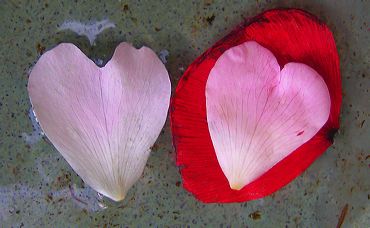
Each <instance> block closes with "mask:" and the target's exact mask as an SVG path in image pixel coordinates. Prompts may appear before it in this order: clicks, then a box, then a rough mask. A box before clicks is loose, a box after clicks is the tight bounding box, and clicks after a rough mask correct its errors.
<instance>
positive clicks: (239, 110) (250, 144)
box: [206, 41, 330, 190]
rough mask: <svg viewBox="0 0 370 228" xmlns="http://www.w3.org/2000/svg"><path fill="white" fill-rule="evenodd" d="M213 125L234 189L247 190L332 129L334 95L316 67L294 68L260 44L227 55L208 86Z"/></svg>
mask: <svg viewBox="0 0 370 228" xmlns="http://www.w3.org/2000/svg"><path fill="white" fill-rule="evenodd" d="M206 110H207V122H208V128H209V132H210V135H211V139H212V143H213V146H214V148H215V152H216V155H217V160H218V162H219V163H220V166H221V169H222V171H223V173H224V174H225V176H226V178H227V179H228V182H229V184H230V187H231V188H232V189H235V190H240V189H242V188H243V187H244V186H245V185H247V184H249V183H251V182H252V181H254V180H255V179H257V178H258V177H260V176H261V175H262V174H263V173H265V172H266V171H268V170H269V169H270V168H271V167H273V166H274V165H275V164H276V163H277V162H279V161H280V160H282V159H283V158H284V157H286V156H288V155H289V154H290V153H292V152H293V151H294V150H295V149H297V148H298V147H299V146H301V145H302V144H303V143H305V142H307V141H308V140H309V139H311V138H312V137H313V136H314V135H315V134H316V133H317V132H318V131H319V130H320V128H321V127H322V126H323V125H324V124H325V123H326V121H327V120H328V117H329V112H330V95H329V91H328V88H327V87H326V84H325V82H324V80H323V79H322V77H321V76H320V75H319V74H318V73H317V72H316V71H315V70H313V69H312V68H311V67H309V66H307V65H305V64H301V63H288V64H286V65H285V66H284V68H283V69H282V70H281V71H280V66H279V64H278V62H277V60H276V58H275V57H274V55H273V54H272V53H271V52H270V51H269V50H267V49H266V48H264V47H262V46H261V45H259V44H258V43H256V42H254V41H248V42H245V43H243V44H240V45H238V46H235V47H232V48H230V49H228V50H227V51H225V52H224V53H223V54H222V55H221V56H220V58H218V60H217V62H216V63H215V66H214V67H213V68H212V70H211V72H210V74H209V78H208V80H207V84H206Z"/></svg>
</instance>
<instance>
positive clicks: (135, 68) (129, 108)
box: [28, 43, 171, 201]
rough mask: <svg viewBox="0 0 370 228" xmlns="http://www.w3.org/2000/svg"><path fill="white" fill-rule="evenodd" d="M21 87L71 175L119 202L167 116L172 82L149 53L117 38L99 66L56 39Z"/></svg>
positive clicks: (131, 182)
mask: <svg viewBox="0 0 370 228" xmlns="http://www.w3.org/2000/svg"><path fill="white" fill-rule="evenodd" d="M28 91H29V95H30V99H31V103H32V106H33V108H34V111H35V113H36V116H37V118H38V120H39V122H40V125H41V127H42V129H43V130H44V132H45V134H46V136H47V137H48V138H49V140H50V141H51V142H52V143H53V145H54V146H55V147H56V148H57V150H58V151H59V152H60V153H61V154H62V155H63V157H64V158H65V159H66V160H67V161H68V163H69V164H70V165H71V167H72V168H73V169H74V170H75V171H76V172H77V174H78V175H80V177H81V178H82V179H83V180H84V181H85V182H86V183H87V184H88V185H90V186H91V187H92V188H94V189H95V190H96V191H98V192H100V193H102V194H103V195H105V196H108V197H109V198H111V199H113V200H116V201H119V200H122V199H123V198H124V197H125V195H126V193H127V191H128V189H129V188H130V187H131V186H132V185H133V184H134V183H135V182H136V181H137V180H138V178H139V177H140V176H141V174H142V171H143V169H144V166H145V163H146V161H147V158H148V156H149V152H150V147H151V146H152V145H153V144H154V142H155V141H156V139H157V137H158V135H159V133H160V131H161V129H162V128H163V125H164V123H165V121H166V116H167V111H168V106H169V99H170V94H171V84H170V80H169V76H168V73H167V70H166V68H165V67H164V65H163V64H162V62H161V61H160V60H159V58H158V57H157V56H156V54H155V53H154V52H153V51H152V50H151V49H149V48H147V47H142V48H141V49H139V50H137V49H135V48H134V47H132V46H131V45H129V44H127V43H121V44H120V45H119V46H118V47H117V48H116V50H115V52H114V54H113V57H112V59H111V60H110V61H109V62H108V63H107V64H106V65H105V66H104V67H102V68H99V67H97V66H96V65H95V64H94V63H93V62H92V61H91V60H90V59H88V58H87V57H86V56H85V55H84V54H83V53H82V52H81V51H80V50H79V49H78V48H77V47H76V46H74V45H73V44H60V45H58V46H57V47H55V48H54V49H52V50H50V51H48V52H46V53H45V54H44V55H42V56H41V58H40V60H39V61H38V62H37V64H36V65H35V67H34V68H33V70H32V72H31V74H30V77H29V82H28Z"/></svg>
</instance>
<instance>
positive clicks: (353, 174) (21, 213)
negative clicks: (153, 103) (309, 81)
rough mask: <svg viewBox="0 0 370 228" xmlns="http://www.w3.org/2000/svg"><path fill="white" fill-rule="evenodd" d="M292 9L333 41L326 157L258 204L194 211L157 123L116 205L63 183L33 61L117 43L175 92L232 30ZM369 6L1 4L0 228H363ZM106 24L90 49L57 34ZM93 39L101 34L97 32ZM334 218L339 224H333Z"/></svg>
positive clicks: (74, 180) (368, 164) (69, 173)
mask: <svg viewBox="0 0 370 228" xmlns="http://www.w3.org/2000/svg"><path fill="white" fill-rule="evenodd" d="M276 7H297V8H301V9H304V10H307V11H309V12H311V13H313V14H315V15H317V16H318V17H319V18H320V19H322V20H323V21H325V22H326V23H327V24H328V25H329V27H330V28H331V29H332V31H333V33H334V37H335V39H336V41H337V46H338V50H339V54H340V61H341V72H342V79H343V94H344V97H343V106H342V119H341V129H340V131H339V134H337V136H336V138H335V143H334V145H333V146H332V147H331V148H330V149H329V150H328V151H327V152H326V153H325V154H324V155H323V156H321V157H320V158H319V159H318V160H317V161H316V162H315V163H314V164H313V165H312V166H311V167H310V168H309V169H308V170H307V171H306V172H304V173H303V175H301V176H300V177H299V178H297V179H296V180H294V181H293V182H292V183H290V184H289V185H288V186H286V187H284V188H282V189H281V190H280V191H278V192H276V193H274V194H273V195H271V196H269V197H266V198H264V199H260V200H256V201H251V202H246V203H236V204H224V205H221V204H202V203H200V202H197V201H196V200H195V198H194V197H192V195H191V194H189V193H188V192H186V191H185V190H184V189H183V188H182V187H181V177H180V175H179V173H178V169H177V168H176V166H175V162H174V158H175V152H174V149H173V147H172V143H171V135H170V129H169V125H168V123H167V124H166V126H165V128H164V130H163V132H162V134H161V136H160V137H159V139H158V141H157V143H156V146H155V148H154V152H153V153H152V154H151V156H150V158H149V161H148V163H147V166H146V168H145V171H144V174H143V176H142V178H141V179H140V180H139V181H138V183H137V184H136V185H135V186H134V187H133V188H132V189H131V190H130V192H129V194H128V196H127V198H126V200H124V201H123V202H121V203H113V202H111V201H109V200H107V199H102V198H101V197H100V196H98V195H97V194H96V192H94V191H93V190H92V189H91V188H90V187H89V186H86V185H84V183H83V182H82V181H81V179H80V178H79V177H78V176H77V175H76V174H75V173H74V172H73V170H72V169H71V168H70V166H69V165H68V163H67V162H66V161H65V160H64V159H63V158H62V157H61V155H60V154H59V153H58V152H57V151H56V149H55V148H54V147H53V146H52V145H51V144H50V143H49V142H48V140H47V139H46V138H45V137H42V136H39V135H38V133H39V131H38V129H37V126H36V125H33V123H34V121H32V115H30V102H29V99H28V94H27V90H26V85H27V79H28V73H29V71H30V69H31V67H32V66H33V65H34V64H35V62H36V61H37V59H38V58H39V57H40V54H41V53H42V52H44V51H45V50H48V49H50V48H52V47H54V46H55V45H56V44H58V43H60V42H72V43H74V44H76V45H77V46H78V47H80V48H81V49H82V50H83V51H84V52H85V53H86V54H87V55H88V56H89V57H90V58H92V59H94V60H96V61H97V62H100V63H101V60H102V62H103V64H104V63H105V62H107V60H109V58H110V57H111V55H112V54H113V51H114V48H115V46H116V45H117V44H118V43H119V42H121V41H128V42H131V43H133V44H134V45H135V46H137V47H140V46H142V45H146V46H149V47H151V48H152V49H154V50H155V51H156V52H157V53H158V54H159V53H160V52H161V51H162V54H163V53H164V54H166V51H168V53H169V56H168V57H167V63H166V67H167V68H168V70H169V73H170V75H171V81H172V83H173V88H175V86H176V84H177V81H178V79H179V78H180V76H181V74H182V73H183V71H184V70H185V69H186V67H187V66H188V65H189V64H190V63H191V62H192V61H193V60H194V59H195V58H196V56H198V55H199V54H201V53H202V52H203V51H205V50H206V49H207V48H208V47H210V46H211V45H212V43H214V42H215V41H217V40H218V39H220V38H222V37H223V36H224V35H226V34H227V33H228V32H229V31H230V30H231V29H232V28H233V27H234V26H236V25H237V24H238V23H240V22H241V21H242V20H243V18H245V17H251V16H254V15H256V14H258V13H260V12H262V11H263V10H266V9H271V8H276ZM369 11H370V2H369V1H366V0H364V1H360V0H356V1H347V0H338V1H330V0H326V1H319V0H315V1H293V0H291V1H274V0H270V1H262V0H260V1H222V0H219V1H217V0H204V1H174V0H173V1H159V0H152V1H148V0H141V1H125V0H122V1H109V2H108V1H98V0H94V1H51V0H45V1H44V0H43V1H42V0H38V1H21V0H4V1H0V22H1V23H0V60H1V63H2V64H1V66H0V221H1V223H0V224H1V226H4V227H11V226H14V227H93V226H96V225H97V226H103V227H106V226H129V227H148V226H155V227H164V226H169V227H183V226H190V227H230V226H231V227H246V226H248V227H335V226H336V225H337V224H338V221H339V220H343V227H369V226H370V172H369V171H370V92H369V89H370V75H369V71H370V70H369V65H370V55H369V53H370V46H369V43H370V37H369V35H370V25H369V24H368V23H369V22H370V14H369ZM104 19H107V20H109V21H110V22H111V23H114V24H115V27H114V28H107V29H106V30H104V31H103V32H102V33H101V34H100V35H98V36H97V39H96V40H95V42H94V43H93V46H91V45H90V42H89V40H88V39H87V38H86V37H85V36H80V35H78V34H76V33H75V32H73V31H68V30H61V29H60V26H61V25H62V24H63V23H64V22H71V21H80V22H81V23H89V22H93V21H101V20H104ZM97 29H98V30H99V29H100V28H97ZM341 214H342V219H340V217H341Z"/></svg>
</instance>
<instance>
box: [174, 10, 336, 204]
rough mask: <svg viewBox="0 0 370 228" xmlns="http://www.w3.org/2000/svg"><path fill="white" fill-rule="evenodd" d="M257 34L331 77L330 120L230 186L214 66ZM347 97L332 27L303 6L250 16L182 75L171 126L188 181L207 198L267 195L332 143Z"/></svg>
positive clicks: (285, 55)
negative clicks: (218, 135) (220, 146)
mask: <svg viewBox="0 0 370 228" xmlns="http://www.w3.org/2000/svg"><path fill="white" fill-rule="evenodd" d="M249 40H254V41H257V42H258V43H259V44H261V45H262V46H264V47H266V48H268V49H269V50H270V51H272V52H273V53H274V55H275V57H276V58H277V60H278V62H279V64H280V65H281V66H284V65H285V64H286V63H287V62H301V63H305V64H307V65H309V66H310V67H312V68H314V69H315V70H316V71H317V72H318V73H319V74H320V75H321V76H322V77H323V78H324V80H325V82H326V84H327V86H328V88H329V93H330V97H331V110H330V116H329V119H328V121H327V123H326V124H325V125H324V126H323V128H322V129H321V130H320V131H319V132H318V133H317V134H316V135H315V136H314V137H313V138H312V139H310V140H309V141H308V142H306V143H305V144H303V145H302V146H301V147H299V148H298V149H297V150H295V151H294V152H293V153H291V154H290V155H289V156H288V157H286V158H285V159H283V160H282V161H280V162H279V163H278V164H276V165H275V166H274V167H272V168H271V169H270V170H268V171H267V172H266V173H265V174H264V175H262V176H261V177H260V178H258V179H257V180H255V181H254V182H252V183H250V184H248V185H247V186H245V187H244V188H243V189H241V190H239V191H235V190H232V189H230V187H229V184H228V181H227V179H226V177H225V176H224V174H223V172H222V170H221V168H220V166H219V164H218V161H217V158H216V154H215V151H214V148H213V145H212V141H211V138H210V134H209V131H208V125H207V120H206V103H205V87H206V82H207V78H208V75H209V72H210V70H211V69H212V67H213V66H214V64H215V62H216V60H217V59H218V58H219V57H220V55H221V54H222V53H223V52H224V51H226V50H227V49H229V48H231V47H233V46H236V45H239V44H241V43H243V42H246V41H249ZM341 102H342V94H341V79H340V69H339V59H338V53H337V49H336V46H335V41H334V38H333V35H332V33H331V31H330V30H329V28H328V27H327V26H326V25H325V24H324V23H323V22H321V21H319V20H318V19H317V18H316V17H314V16H313V15H311V14H309V13H307V12H305V11H302V10H298V9H276V10H270V11H266V12H264V13H262V14H260V15H258V16H256V17H254V18H252V19H250V20H247V21H245V22H244V23H243V24H242V25H240V26H238V27H237V28H236V29H235V30H234V31H232V32H231V33H230V34H228V35H227V36H226V37H224V38H223V39H221V40H220V41H218V42H217V43H216V44H215V45H214V46H212V47H211V48H210V49H208V50H207V51H206V52H205V53H203V54H202V55H201V56H200V57H198V58H197V59H196V60H195V61H194V62H193V63H192V64H191V65H190V66H189V68H188V69H187V70H186V72H185V73H184V75H183V76H182V78H181V80H180V82H179V84H178V86H177V89H176V93H175V95H174V97H173V98H172V101H171V104H172V105H171V114H170V115H171V127H172V132H173V142H174V146H175V148H176V151H177V165H178V166H180V169H181V171H180V172H181V175H182V178H183V186H184V188H185V189H187V190H188V191H189V192H191V193H193V194H194V195H195V197H196V198H197V199H198V200H200V201H202V202H205V203H215V202H220V203H230V202H243V201H248V200H254V199H258V198H262V197H264V196H267V195H269V194H271V193H273V192H275V191H277V190H278V189H280V188H281V187H283V186H285V185H286V184H288V183H289V182H290V181H292V180H293V179H294V178H296V177H297V176H298V175H299V174H301V173H302V172H303V171H304V170H306V169H307V168H308V167H309V165H310V164H311V163H312V162H314V161H315V160H316V159H317V158H318V157H319V156H320V155H321V154H322V153H323V152H324V151H325V150H326V149H327V148H328V147H329V146H330V145H331V144H332V140H333V135H334V133H335V132H336V131H337V129H338V128H339V113H340V106H341Z"/></svg>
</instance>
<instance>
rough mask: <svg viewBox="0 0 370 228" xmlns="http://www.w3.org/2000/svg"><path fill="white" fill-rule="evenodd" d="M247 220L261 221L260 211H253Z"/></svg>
mask: <svg viewBox="0 0 370 228" xmlns="http://www.w3.org/2000/svg"><path fill="white" fill-rule="evenodd" d="M249 218H251V219H253V220H259V219H261V212H260V211H255V212H253V213H250V214H249Z"/></svg>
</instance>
